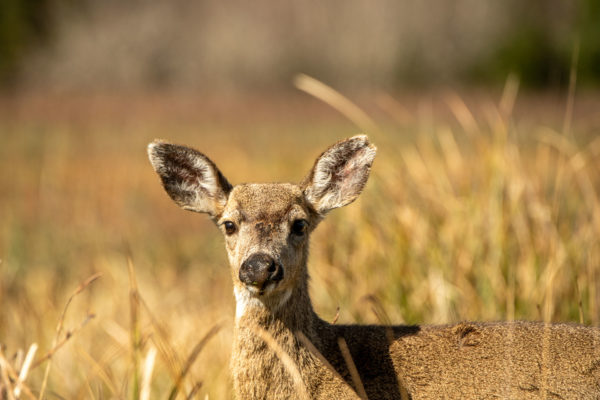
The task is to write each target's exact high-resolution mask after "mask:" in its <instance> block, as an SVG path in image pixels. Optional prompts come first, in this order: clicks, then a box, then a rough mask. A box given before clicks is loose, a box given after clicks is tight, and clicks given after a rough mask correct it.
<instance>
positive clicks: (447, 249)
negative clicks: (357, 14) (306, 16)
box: [0, 81, 600, 399]
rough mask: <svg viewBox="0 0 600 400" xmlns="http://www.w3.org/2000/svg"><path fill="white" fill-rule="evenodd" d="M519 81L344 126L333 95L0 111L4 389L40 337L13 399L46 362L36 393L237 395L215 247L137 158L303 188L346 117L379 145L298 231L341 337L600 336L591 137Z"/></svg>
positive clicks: (15, 104) (39, 103)
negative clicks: (503, 327) (171, 154)
mask: <svg viewBox="0 0 600 400" xmlns="http://www.w3.org/2000/svg"><path fill="white" fill-rule="evenodd" d="M304 83H305V84H306V83H307V82H304ZM308 83H311V82H308ZM313 83H314V82H313ZM511 85H514V83H511V81H509V84H508V85H507V88H506V90H505V91H504V95H502V96H501V95H498V97H497V99H495V98H493V97H491V96H490V97H487V98H485V100H483V101H480V99H479V97H477V96H475V97H473V98H470V97H466V98H462V97H461V96H459V95H458V94H455V93H449V94H448V93H447V94H442V95H440V96H437V97H434V96H432V97H431V99H429V100H428V99H427V98H426V97H425V96H424V97H423V98H411V99H402V98H395V97H393V96H390V95H387V94H384V95H378V96H368V97H366V98H363V99H362V102H361V107H363V108H364V109H365V110H368V111H369V113H368V114H360V115H358V116H356V115H355V118H353V117H352V115H348V113H350V114H352V113H353V112H356V111H355V110H356V109H355V108H353V106H352V105H350V106H349V105H348V103H344V102H342V103H341V104H342V105H343V106H344V107H341V109H340V111H341V112H342V114H343V115H345V116H346V117H348V118H349V120H347V119H345V117H344V116H341V115H340V114H338V113H337V112H336V111H334V110H332V109H330V108H328V106H327V105H324V104H321V103H319V102H316V101H315V100H311V99H306V98H304V99H302V98H296V97H294V98H291V99H289V101H286V100H285V99H276V100H275V101H273V100H260V101H258V100H257V99H246V100H247V101H245V102H242V101H240V102H236V101H233V100H223V99H221V100H219V101H216V102H213V103H211V102H206V101H202V100H199V99H190V98H184V99H174V98H173V97H167V98H166V99H160V98H158V99H157V98H152V97H151V98H143V97H135V98H133V99H126V100H119V99H111V98H94V99H92V100H81V99H80V100H81V101H74V100H70V101H58V99H54V100H52V99H50V100H43V99H39V98H33V99H25V100H14V101H9V100H6V101H4V103H3V104H4V106H5V107H6V108H5V110H4V111H3V113H2V118H1V119H0V137H1V138H2V143H1V146H0V169H1V170H2V171H3V172H2V174H0V218H1V220H2V224H0V259H1V264H0V344H2V345H3V347H2V353H1V354H0V355H1V357H0V362H1V364H0V368H1V369H2V371H3V374H2V375H0V388H4V390H6V388H7V387H10V388H14V387H15V386H16V382H17V381H16V379H17V377H18V374H19V371H20V370H22V368H21V367H22V365H23V364H24V363H25V360H26V354H27V352H28V351H29V349H31V346H32V344H34V343H35V344H37V346H38V349H37V352H36V353H35V354H36V355H35V358H34V361H33V364H32V366H33V368H31V369H30V370H29V371H28V373H27V375H26V377H24V386H22V387H23V388H24V389H22V390H21V393H20V397H21V398H30V397H31V398H37V397H38V396H39V393H40V390H42V387H43V386H44V380H45V378H44V376H45V370H46V368H48V371H49V372H48V378H47V385H46V386H45V388H44V391H45V397H46V398H61V397H62V398H69V399H77V398H82V399H83V398H86V399H87V398H97V399H100V398H134V397H135V398H137V397H142V398H148V397H146V396H149V398H169V396H170V395H171V394H172V395H173V397H175V396H178V397H177V398H186V396H188V395H189V394H192V395H193V396H196V397H198V398H205V396H206V395H208V396H209V398H214V399H221V398H231V397H232V394H231V382H230V376H229V368H228V363H229V354H230V345H231V341H232V337H231V336H232V324H233V313H234V302H233V296H232V289H231V283H230V273H229V270H228V266H227V262H226V257H225V251H224V248H223V243H222V239H221V237H220V234H219V233H218V231H217V230H216V229H214V227H213V226H212V223H211V222H210V221H209V220H208V218H207V217H205V216H202V215H195V214H192V213H189V212H185V211H182V210H179V209H178V208H177V207H176V206H175V205H173V204H172V202H171V201H170V200H169V199H168V197H167V195H166V194H164V193H163V190H162V188H161V187H160V184H159V181H158V179H157V177H156V176H155V175H154V173H153V171H152V169H151V167H150V165H149V163H148V161H147V158H146V154H145V146H146V144H147V143H148V142H149V141H151V140H152V139H154V138H155V137H160V138H165V139H169V140H171V141H174V142H178V143H184V144H188V145H191V146H194V147H196V148H198V149H200V150H201V151H203V152H205V153H206V154H208V155H209V156H210V157H211V158H212V159H213V160H214V161H215V162H216V163H217V165H219V167H220V168H221V170H222V171H223V172H224V174H225V175H226V176H227V177H228V178H229V179H230V180H231V181H232V182H234V183H239V182H244V181H254V180H259V181H260V180H267V181H299V180H300V179H301V178H302V176H303V175H304V173H306V172H307V171H308V169H309V168H310V166H311V165H312V162H313V160H314V158H315V157H316V156H317V155H318V154H319V153H320V152H321V151H322V150H323V149H324V148H325V147H326V146H328V145H329V144H331V143H332V142H333V141H335V140H337V139H340V138H342V137H346V136H351V135H354V134H356V133H358V132H359V128H358V127H356V126H354V125H353V123H352V122H349V121H353V120H354V121H355V122H356V123H357V124H363V125H365V124H367V125H369V126H370V129H372V130H373V131H372V132H367V133H369V135H370V137H371V139H372V141H373V142H374V143H375V144H376V145H377V146H378V148H379V150H378V155H377V158H376V161H375V164H374V167H373V171H372V176H371V179H370V181H369V183H368V185H367V186H366V188H365V191H364V193H363V195H362V196H361V198H360V199H359V200H358V201H357V202H356V203H355V204H352V205H350V206H349V207H346V208H345V209H342V210H337V211H334V212H332V213H331V215H330V216H329V217H328V219H327V220H326V221H324V222H323V223H322V225H321V226H320V227H319V228H318V229H317V231H316V232H315V234H314V235H313V238H312V245H311V258H310V261H309V268H310V273H311V276H312V281H311V296H312V298H313V301H314V303H315V308H316V309H317V311H318V312H319V314H320V315H321V316H322V317H323V318H324V319H326V320H329V321H331V320H333V319H334V318H336V314H337V310H338V308H339V322H340V323H353V322H361V323H363V322H364V323H371V322H376V323H381V322H385V323H387V322H391V323H447V322H453V321H458V320H465V319H469V320H512V319H531V320H549V321H572V322H580V321H581V322H584V323H586V324H593V325H598V324H599V321H598V315H599V313H598V311H599V310H598V303H599V300H600V295H599V294H598V282H599V279H600V245H599V243H598V237H600V203H599V201H598V193H597V188H598V187H599V184H600V179H599V177H600V175H599V171H598V165H599V164H598V158H599V157H600V141H599V140H598V139H596V138H595V136H594V135H589V134H588V131H589V129H584V128H578V127H580V126H582V124H583V125H585V122H586V121H585V120H584V121H579V120H577V118H578V117H577V115H575V117H574V118H575V119H574V121H573V124H570V125H569V126H571V128H570V131H571V132H570V133H569V134H566V135H565V134H563V133H562V132H561V130H562V128H561V127H562V126H563V121H562V119H561V118H557V117H556V115H555V113H554V112H553V111H552V110H555V108H552V107H550V106H548V111H544V107H546V106H547V103H546V101H547V99H544V98H541V99H537V100H536V101H534V102H529V103H527V104H525V105H523V107H524V109H520V108H519V106H520V104H519V102H518V96H517V90H516V87H514V86H511ZM308 87H309V89H310V88H312V89H315V88H316V89H315V90H317V92H315V93H312V94H313V95H316V94H318V90H319V86H318V85H317V86H310V85H309V86H308ZM312 89H311V90H312ZM317 97H318V96H317ZM327 98H328V99H330V100H331V99H333V100H331V101H333V103H334V104H331V105H332V106H334V107H335V102H336V101H338V100H339V98H337V97H336V96H329V97H327ZM336 99H337V100H336ZM516 99H517V100H516ZM413 101H414V103H413ZM549 103H551V102H549ZM215 104H216V105H215ZM540 109H541V110H542V111H541V112H540V111H539V110H540ZM7 110H8V111H7ZM353 110H354V111H353ZM359 110H360V109H359ZM363 112H364V111H361V113H363ZM532 116H535V117H532ZM546 117H547V118H546ZM365 118H367V119H365ZM557 121H558V122H557ZM592 126H593V123H592ZM578 129H581V132H580V131H578ZM96 273H100V274H102V276H101V277H100V278H99V279H98V280H97V281H95V282H94V283H93V285H88V286H85V288H84V290H82V291H81V292H80V293H78V294H77V296H75V297H74V298H73V300H72V302H71V303H70V305H69V308H68V310H67V312H66V313H65V315H64V318H63V317H61V315H62V314H63V309H64V307H65V304H66V303H67V301H68V299H69V297H70V296H71V294H72V293H73V291H74V290H75V289H76V288H77V287H78V286H79V285H80V284H81V283H82V282H85V281H86V280H87V279H88V278H90V277H91V276H92V275H94V274H96ZM92 314H93V316H94V317H93V318H91V317H90V316H91V315H92ZM59 324H62V326H63V328H61V333H60V334H58V336H57V326H58V325H59ZM67 333H70V335H69V336H68V337H67ZM204 339H206V340H204ZM62 341H65V342H64V345H63V346H62V347H60V348H58V349H56V344H57V343H61V342H62ZM49 353H50V354H51V355H52V364H51V365H50V367H48V361H45V362H42V363H39V365H37V366H36V361H39V360H42V358H43V357H44V355H47V354H49ZM8 366H10V369H9V367H8ZM11 374H12V375H11ZM13 375H14V376H13ZM0 390H1V389H0ZM2 396H3V395H1V394H0V397H2ZM6 397H8V398H10V396H8V393H6Z"/></svg>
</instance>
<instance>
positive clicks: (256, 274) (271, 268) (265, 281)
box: [239, 253, 283, 292]
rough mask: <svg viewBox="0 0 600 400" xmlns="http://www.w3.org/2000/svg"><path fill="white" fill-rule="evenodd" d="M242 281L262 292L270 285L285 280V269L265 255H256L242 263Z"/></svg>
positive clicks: (240, 275) (240, 274)
mask: <svg viewBox="0 0 600 400" xmlns="http://www.w3.org/2000/svg"><path fill="white" fill-rule="evenodd" d="M239 277H240V281H241V282H242V283H244V284H246V286H253V287H255V288H257V289H258V290H259V291H260V292H262V291H263V290H264V289H265V288H266V287H267V285H269V284H270V283H276V282H279V281H280V280H282V279H283V267H282V266H281V265H280V264H279V263H278V262H276V261H275V260H274V259H273V257H271V256H269V255H268V254H265V253H255V254H252V255H251V256H250V257H248V258H247V259H246V261H244V262H243V263H242V266H241V267H240V272H239Z"/></svg>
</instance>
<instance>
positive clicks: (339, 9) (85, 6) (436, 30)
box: [0, 0, 600, 93]
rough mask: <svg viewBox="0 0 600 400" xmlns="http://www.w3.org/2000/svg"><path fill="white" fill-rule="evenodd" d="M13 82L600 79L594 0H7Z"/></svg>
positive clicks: (243, 86)
mask: <svg viewBox="0 0 600 400" xmlns="http://www.w3.org/2000/svg"><path fill="white" fill-rule="evenodd" d="M0 7H1V8H0V27H1V28H0V78H1V79H2V83H3V84H4V85H5V87H17V88H23V87H27V88H36V89H37V88H43V89H47V90H54V91H65V90H78V91H84V90H104V91H109V90H124V89H127V90H140V89H144V90H147V89H159V90H164V89H179V90H182V89H183V90H190V91H194V92H195V93H198V92H201V93H204V92H207V91H209V92H210V91H232V90H235V91H239V90H261V91H264V90H266V89H270V90H289V88H290V79H291V77H292V76H294V75H295V74H297V73H298V72H303V73H306V74H308V75H311V76H315V77H317V78H318V79H321V80H324V81H326V82H328V83H330V84H333V85H336V86H337V87H339V88H342V89H347V88H353V89H373V88H378V89H381V88H384V89H385V90H386V91H390V90H392V89H398V88H406V87H432V86H435V85H440V84H452V85H455V84H461V85H472V84H483V85H488V84H490V83H494V84H502V83H503V82H504V80H505V79H506V76H507V75H508V74H509V73H511V72H512V73H516V74H518V75H519V78H520V81H521V84H522V85H524V86H527V87H535V88H547V87H553V88H558V87H561V85H562V86H564V85H566V83H567V81H568V74H569V68H570V65H571V58H572V53H573V49H574V46H575V44H576V43H578V45H579V46H580V52H579V63H578V77H579V83H580V84H581V85H594V84H596V85H597V84H598V83H599V82H600V59H599V58H600V56H599V55H598V54H599V51H600V27H599V26H598V20H599V18H600V11H599V10H600V5H599V3H598V1H597V0H576V1H570V2H564V1H559V0H549V1H544V0H533V1H528V2H526V3H524V2H522V1H517V0H509V1H507V2H503V3H502V4H498V3H495V2H492V1H477V0H456V1H451V2H441V1H438V0H426V1H420V2H410V1H392V0H376V1H374V2H361V1H355V0H351V1H338V0H336V1H329V2H325V3H323V2H308V3H306V2H302V3H298V2H291V3H289V2H285V3H281V4H279V3H273V2H272V1H264V0H260V1H257V2H253V3H248V2H244V1H238V0H234V1H228V2H226V3H223V2H221V1H216V0H203V1H198V2H191V3H190V2H187V1H182V0H175V1H158V2H150V1H143V0H131V1H126V2H123V1H116V0H108V1H102V2H98V1H85V0H84V1H70V0H5V1H3V2H2V5H1V6H0Z"/></svg>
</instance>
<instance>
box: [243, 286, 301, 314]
mask: <svg viewBox="0 0 600 400" xmlns="http://www.w3.org/2000/svg"><path fill="white" fill-rule="evenodd" d="M275 286H277V284H276V283H270V284H269V285H267V287H266V288H265V290H263V291H262V294H261V293H260V291H259V290H258V289H257V288H255V287H253V286H246V287H243V288H239V287H235V288H234V289H233V293H234V294H235V302H236V303H235V319H236V320H239V319H240V318H241V317H242V316H243V315H244V314H245V313H246V312H247V311H248V310H249V309H251V308H263V307H268V308H269V309H271V311H272V312H276V311H278V310H279V309H280V308H281V307H283V305H285V303H287V302H288V300H289V299H290V297H291V296H292V289H286V290H285V292H283V293H282V294H281V296H275V297H274V298H270V299H269V298H265V295H266V294H268V293H271V292H272V291H273V290H274V289H275ZM265 303H267V304H268V305H267V304H265Z"/></svg>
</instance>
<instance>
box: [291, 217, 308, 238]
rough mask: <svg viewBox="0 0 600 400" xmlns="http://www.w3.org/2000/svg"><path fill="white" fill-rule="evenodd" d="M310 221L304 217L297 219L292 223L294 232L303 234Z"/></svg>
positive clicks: (299, 234)
mask: <svg viewBox="0 0 600 400" xmlns="http://www.w3.org/2000/svg"><path fill="white" fill-rule="evenodd" d="M307 227H308V222H306V220H304V219H297V220H295V221H294V222H293V223H292V233H293V234H294V235H297V236H302V235H304V233H305V232H306V228H307Z"/></svg>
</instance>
